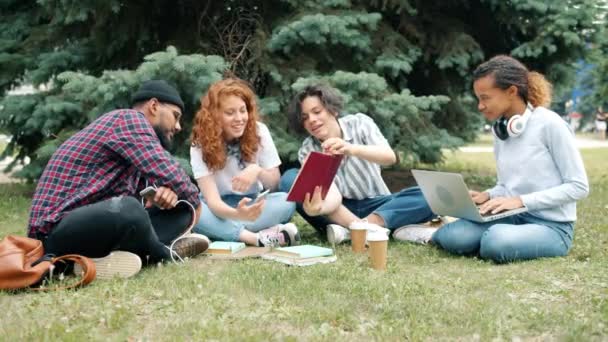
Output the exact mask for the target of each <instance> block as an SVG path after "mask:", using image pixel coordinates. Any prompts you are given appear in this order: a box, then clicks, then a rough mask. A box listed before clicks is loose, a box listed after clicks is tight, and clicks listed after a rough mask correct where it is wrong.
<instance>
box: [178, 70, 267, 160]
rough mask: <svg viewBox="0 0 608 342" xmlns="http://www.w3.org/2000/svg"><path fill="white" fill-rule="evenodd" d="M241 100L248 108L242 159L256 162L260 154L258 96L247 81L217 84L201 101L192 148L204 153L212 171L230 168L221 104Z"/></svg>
mask: <svg viewBox="0 0 608 342" xmlns="http://www.w3.org/2000/svg"><path fill="white" fill-rule="evenodd" d="M230 95H234V96H237V97H240V98H241V99H242V100H243V101H244V102H245V106H246V107H247V113H248V114H249V115H248V119H247V124H246V125H245V132H243V136H242V137H241V138H240V139H239V143H240V145H241V158H243V161H246V162H249V163H251V162H253V161H254V160H255V155H256V153H257V151H258V146H259V143H260V139H259V137H258V132H257V125H256V122H257V121H258V120H259V115H258V110H257V105H256V101H255V95H254V93H253V90H252V89H251V87H250V86H249V85H248V84H247V83H246V82H245V81H243V80H241V79H238V78H229V79H225V80H221V81H218V82H215V83H213V84H212V85H211V87H209V89H208V90H207V93H206V94H205V95H204V96H202V97H201V107H200V108H199V110H198V111H197V112H196V116H195V118H194V125H193V127H192V137H191V139H190V140H191V142H192V146H197V147H200V148H201V149H202V150H203V161H204V162H205V164H207V167H208V168H209V170H211V171H217V170H221V169H223V168H224V167H225V166H226V141H225V139H224V132H223V129H222V124H221V119H220V117H221V115H222V113H221V102H222V100H223V99H224V98H225V97H226V96H230Z"/></svg>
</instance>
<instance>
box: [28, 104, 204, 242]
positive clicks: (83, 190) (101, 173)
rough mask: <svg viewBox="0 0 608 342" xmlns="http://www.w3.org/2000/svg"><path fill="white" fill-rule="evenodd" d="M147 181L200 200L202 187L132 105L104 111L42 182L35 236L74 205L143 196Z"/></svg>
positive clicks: (32, 228)
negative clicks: (163, 144) (164, 145)
mask: <svg viewBox="0 0 608 342" xmlns="http://www.w3.org/2000/svg"><path fill="white" fill-rule="evenodd" d="M146 183H147V184H148V185H151V184H154V185H156V186H166V187H168V188H170V189H171V190H173V191H175V193H177V195H178V197H179V199H184V200H187V201H189V202H190V203H192V204H193V205H194V206H195V207H196V206H198V205H199V204H200V200H199V198H198V188H197V187H196V186H195V185H194V184H193V183H192V182H191V181H190V179H189V177H188V176H187V175H186V173H185V172H184V170H183V169H182V168H181V167H180V165H179V163H178V162H177V161H176V160H175V159H173V157H171V155H170V154H169V153H168V152H167V151H166V150H165V149H164V148H163V147H162V146H161V144H160V141H159V140H158V137H157V136H156V133H155V132H154V129H153V128H152V125H151V124H150V122H149V121H148V120H147V119H146V118H145V117H144V115H143V114H142V113H139V112H137V111H135V110H131V109H122V110H115V111H112V112H109V113H106V114H104V115H103V116H101V117H100V118H98V119H97V120H95V121H94V122H92V123H91V124H90V125H88V126H87V127H86V128H84V129H83V130H81V131H80V132H78V133H76V134H75V135H74V136H72V137H71V138H70V139H68V140H67V141H66V142H64V143H63V144H62V145H61V146H60V147H59V149H57V151H56V152H55V153H54V154H53V156H52V157H51V160H50V161H49V163H48V164H47V166H46V168H45V169H44V172H43V174H42V176H41V177H40V179H39V180H38V186H37V187H36V193H35V194H34V198H33V201H32V209H31V213H30V220H29V233H28V235H29V236H30V237H36V236H37V235H36V233H37V232H40V233H42V234H48V233H49V232H50V231H51V230H52V229H53V228H54V226H55V225H56V224H57V222H59V221H61V219H62V218H63V217H64V216H65V215H66V214H67V213H68V212H70V211H71V210H74V209H76V208H79V207H82V206H84V205H87V204H91V203H96V202H100V201H104V200H107V199H110V198H112V197H116V196H121V195H122V196H135V197H139V191H141V190H142V189H143V188H144V187H145V186H146Z"/></svg>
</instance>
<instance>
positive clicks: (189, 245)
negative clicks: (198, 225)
mask: <svg viewBox="0 0 608 342" xmlns="http://www.w3.org/2000/svg"><path fill="white" fill-rule="evenodd" d="M193 239H196V240H193ZM195 241H196V242H195ZM197 242H198V243H197ZM210 244H211V241H210V240H209V238H208V237H206V236H205V235H202V234H196V233H190V234H189V235H185V236H184V237H180V238H178V239H177V241H175V244H174V245H173V252H175V253H176V254H177V255H179V256H180V257H181V258H182V259H184V260H186V259H190V258H194V257H196V256H199V255H201V254H203V253H205V251H206V250H207V249H209V245H210ZM180 252H181V253H180Z"/></svg>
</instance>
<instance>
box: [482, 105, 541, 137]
mask: <svg viewBox="0 0 608 342" xmlns="http://www.w3.org/2000/svg"><path fill="white" fill-rule="evenodd" d="M533 110H534V108H533V107H532V105H531V104H529V103H528V104H527V106H526V110H525V111H524V113H523V114H515V115H513V116H512V117H510V118H509V119H506V118H505V117H504V116H503V117H501V118H500V119H498V120H497V121H496V122H495V123H494V125H492V132H493V133H494V135H495V136H496V137H497V138H498V139H500V140H507V139H508V138H509V137H517V136H519V135H521V133H523V131H524V130H525V129H526V125H527V123H528V120H529V119H530V115H532V111H533Z"/></svg>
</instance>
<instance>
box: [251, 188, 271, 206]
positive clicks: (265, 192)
mask: <svg viewBox="0 0 608 342" xmlns="http://www.w3.org/2000/svg"><path fill="white" fill-rule="evenodd" d="M269 193H270V189H267V190H264V191H262V192H260V194H259V195H258V196H257V197H256V198H255V199H254V200H253V202H252V203H257V202H259V201H261V200H262V199H263V198H265V197H266V195H268V194H269Z"/></svg>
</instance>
